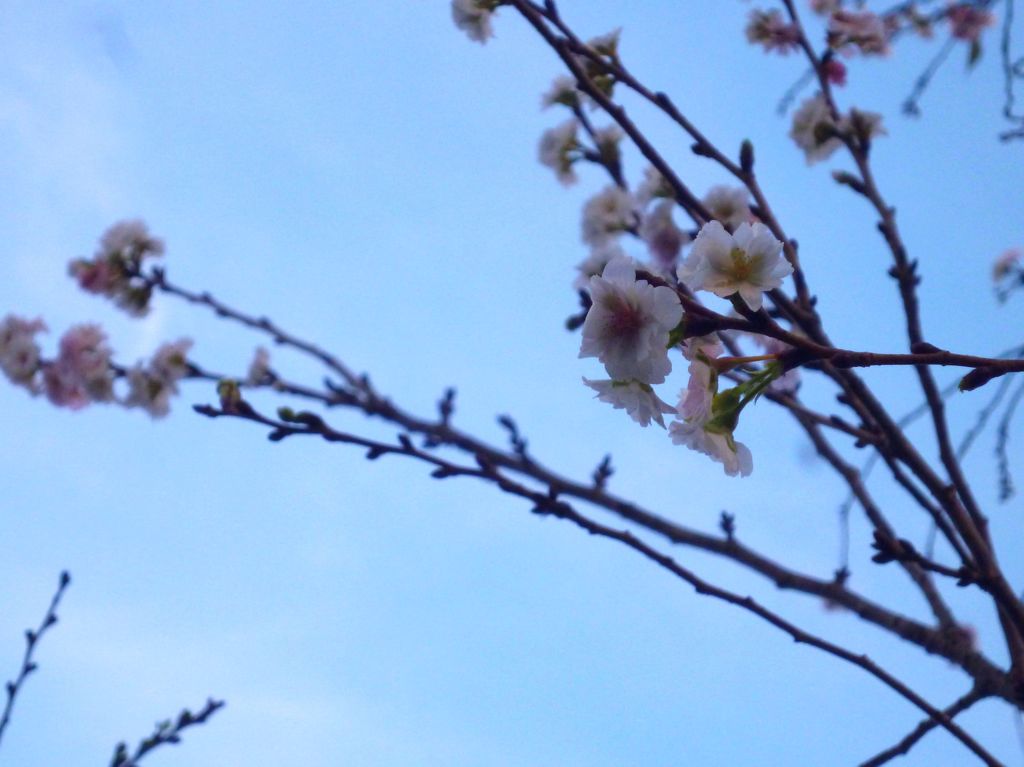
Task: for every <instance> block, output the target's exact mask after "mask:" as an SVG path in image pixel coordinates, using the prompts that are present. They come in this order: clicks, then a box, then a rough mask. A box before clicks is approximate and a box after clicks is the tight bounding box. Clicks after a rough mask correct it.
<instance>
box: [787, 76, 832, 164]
mask: <svg viewBox="0 0 1024 767" xmlns="http://www.w3.org/2000/svg"><path fill="white" fill-rule="evenodd" d="M789 137H790V138H791V139H793V141H795V142H796V145H797V146H798V147H800V148H801V149H802V150H803V151H804V157H805V158H806V160H807V164H808V165H813V164H814V163H816V162H819V161H821V160H825V159H827V158H828V157H830V156H831V155H832V153H833V152H835V151H836V150H837V149H838V148H839V147H841V146H842V145H843V142H842V140H841V139H840V138H839V129H838V127H837V126H836V123H835V120H833V119H832V114H831V112H830V111H829V108H828V104H827V103H826V102H825V98H824V96H822V95H821V94H820V93H819V94H818V95H816V96H812V97H811V98H809V99H807V100H806V101H804V102H803V103H802V104H801V105H800V107H799V108H798V109H797V110H796V112H794V113H793V126H792V128H791V129H790V131H789Z"/></svg>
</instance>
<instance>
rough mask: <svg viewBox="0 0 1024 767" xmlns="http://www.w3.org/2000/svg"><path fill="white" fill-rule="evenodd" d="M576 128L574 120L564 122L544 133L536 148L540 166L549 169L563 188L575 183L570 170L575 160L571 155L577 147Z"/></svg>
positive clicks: (577, 125)
mask: <svg viewBox="0 0 1024 767" xmlns="http://www.w3.org/2000/svg"><path fill="white" fill-rule="evenodd" d="M578 128H579V123H578V122H576V119H575V118H571V119H569V120H566V121H565V122H564V123H562V124H561V125H556V126H555V127H554V128H551V129H549V130H546V131H544V133H543V134H541V137H540V145H539V146H538V147H537V157H538V159H539V160H540V164H541V165H544V166H546V167H548V168H551V169H552V170H553V171H554V172H555V177H556V178H557V179H558V181H559V182H560V183H561V184H562V185H564V186H570V185H572V184H575V183H576V173H575V172H573V169H572V165H573V163H574V162H575V161H576V158H575V157H574V156H573V154H572V153H573V150H575V149H577V147H578V146H579V144H578V142H577V141H576V131H577V129H578Z"/></svg>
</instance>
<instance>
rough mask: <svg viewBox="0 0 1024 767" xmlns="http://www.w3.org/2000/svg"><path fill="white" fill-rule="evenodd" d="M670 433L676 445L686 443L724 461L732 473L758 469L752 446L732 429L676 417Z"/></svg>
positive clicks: (748, 473)
mask: <svg viewBox="0 0 1024 767" xmlns="http://www.w3.org/2000/svg"><path fill="white" fill-rule="evenodd" d="M668 433H669V437H671V438H672V442H673V443H675V444H676V445H685V446H686V447H688V448H690V449H691V450H696V451H697V452H698V453H703V454H704V455H706V456H709V457H710V458H711V459H712V460H714V461H716V462H718V463H720V464H722V466H724V467H725V473H726V474H728V475H729V476H730V477H736V476H740V477H746V476H749V475H750V473H751V472H752V471H753V470H754V459H753V456H751V454H750V450H749V448H747V446H746V445H744V444H743V443H742V442H737V441H736V440H735V439H734V438H733V436H732V432H729V431H718V430H717V429H716V428H715V427H713V426H709V424H707V423H701V422H700V421H673V422H672V423H670V424H669V427H668Z"/></svg>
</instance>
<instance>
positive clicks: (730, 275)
mask: <svg viewBox="0 0 1024 767" xmlns="http://www.w3.org/2000/svg"><path fill="white" fill-rule="evenodd" d="M792 271H793V267H792V265H791V264H790V263H789V262H788V261H787V260H786V259H785V258H783V257H782V243H781V242H779V241H778V240H776V239H775V237H774V236H773V235H772V233H771V231H770V230H769V229H768V227H766V226H765V225H764V224H761V223H755V224H754V225H753V226H751V225H750V224H748V223H743V224H740V225H739V226H738V227H737V228H736V231H735V232H734V233H733V234H729V232H727V231H726V230H725V227H723V226H722V225H721V224H720V223H719V222H718V221H710V222H708V223H707V224H705V225H704V227H703V228H702V229H701V230H700V234H698V235H697V239H696V240H694V242H693V247H692V248H691V249H690V253H689V254H688V255H687V257H686V260H685V261H684V262H683V263H682V264H681V265H680V267H679V269H678V271H677V274H678V276H679V279H680V280H681V281H682V282H684V283H685V284H686V285H687V286H688V287H689V288H690V289H691V290H709V291H711V292H712V293H714V294H715V295H716V296H720V297H722V298H725V297H727V296H730V295H732V294H733V293H738V294H739V295H740V298H742V299H743V301H744V303H746V305H747V306H749V307H750V308H751V310H753V311H757V310H758V309H760V308H761V301H762V294H763V293H764V291H766V290H771V289H773V288H777V287H779V285H781V284H782V280H783V279H784V278H785V277H787V276H789V274H791V273H792Z"/></svg>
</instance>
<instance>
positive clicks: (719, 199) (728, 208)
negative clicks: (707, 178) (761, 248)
mask: <svg viewBox="0 0 1024 767" xmlns="http://www.w3.org/2000/svg"><path fill="white" fill-rule="evenodd" d="M701 202H702V203H704V207H705V208H707V209H708V212H709V213H710V214H711V217H712V218H713V219H715V220H716V221H721V222H722V224H724V225H725V226H727V227H729V228H730V229H735V228H736V227H737V226H739V225H740V224H742V223H743V222H744V221H748V222H749V221H750V220H751V218H753V216H752V214H751V213H750V205H749V204H748V203H747V190H746V189H744V188H743V187H741V186H726V185H724V184H723V185H719V186H713V187H711V189H709V190H708V193H707V194H706V195H705V196H704V199H703V200H701Z"/></svg>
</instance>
